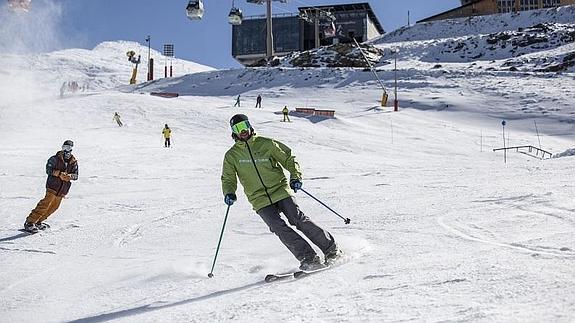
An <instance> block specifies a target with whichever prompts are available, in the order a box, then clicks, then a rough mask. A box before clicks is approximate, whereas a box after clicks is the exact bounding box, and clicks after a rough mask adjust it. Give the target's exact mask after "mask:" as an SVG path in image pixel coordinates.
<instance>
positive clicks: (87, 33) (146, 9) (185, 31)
mask: <svg viewBox="0 0 575 323" xmlns="http://www.w3.org/2000/svg"><path fill="white" fill-rule="evenodd" d="M43 1H54V2H57V3H62V4H63V9H64V10H63V13H62V22H61V24H62V26H61V30H63V31H64V33H65V34H67V35H68V37H67V39H68V42H67V46H74V47H81V48H92V47H94V46H95V45H97V44H99V43H101V42H102V41H107V40H133V41H138V42H141V43H145V42H144V39H145V37H146V35H148V34H149V35H151V37H152V47H153V48H155V49H157V50H161V49H162V47H163V44H168V43H172V44H174V48H175V54H176V56H177V57H179V58H184V59H187V60H191V61H194V62H197V63H201V64H205V65H210V66H214V67H217V68H229V67H239V66H240V65H239V64H238V63H237V62H236V61H235V60H234V59H233V58H232V56H231V26H230V25H229V24H228V22H227V15H228V13H229V10H230V8H231V6H232V1H231V0H204V5H205V10H206V12H205V15H204V18H203V19H202V20H201V21H191V20H188V19H187V18H186V16H185V7H186V4H187V0H43ZM36 2H38V0H36ZM353 2H369V4H370V5H371V7H372V8H373V10H374V11H375V14H376V15H377V17H378V18H379V20H380V22H381V23H382V25H383V26H384V28H385V30H386V31H388V32H389V31H392V30H394V29H397V28H398V27H401V26H403V25H406V24H407V12H408V10H409V11H410V16H411V22H412V23H414V22H415V21H416V20H419V19H422V18H425V17H428V16H431V15H434V14H437V13H440V12H442V11H445V10H449V9H452V8H455V7H457V6H459V4H460V1H459V0H347V1H346V0H288V3H286V4H282V3H280V2H274V6H273V11H274V13H289V12H297V7H301V6H310V5H328V4H341V3H353ZM33 5H34V0H33ZM235 5H236V7H240V8H241V9H242V10H243V12H244V15H260V14H264V13H265V6H261V5H254V4H249V3H247V2H246V1H245V0H235Z"/></svg>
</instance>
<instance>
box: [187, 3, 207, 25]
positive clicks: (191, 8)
mask: <svg viewBox="0 0 575 323" xmlns="http://www.w3.org/2000/svg"><path fill="white" fill-rule="evenodd" d="M186 15H187V16H188V18H190V19H191V20H200V19H202V17H203V16H204V2H203V1H202V0H190V2H188V6H187V7H186Z"/></svg>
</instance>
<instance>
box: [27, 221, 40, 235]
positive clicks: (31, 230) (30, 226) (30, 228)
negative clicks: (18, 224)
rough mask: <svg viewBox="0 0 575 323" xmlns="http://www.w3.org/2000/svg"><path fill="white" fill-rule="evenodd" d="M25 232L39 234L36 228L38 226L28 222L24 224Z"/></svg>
mask: <svg viewBox="0 0 575 323" xmlns="http://www.w3.org/2000/svg"><path fill="white" fill-rule="evenodd" d="M24 231H26V232H29V233H37V232H38V228H37V227H36V224H34V223H31V222H26V223H24Z"/></svg>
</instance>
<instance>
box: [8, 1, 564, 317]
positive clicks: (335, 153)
mask: <svg viewBox="0 0 575 323" xmlns="http://www.w3.org/2000/svg"><path fill="white" fill-rule="evenodd" d="M562 10H563V11H561V12H563V14H564V12H565V11H566V10H567V9H562ZM569 10H571V11H570V12H571V13H572V15H571V16H570V17H571V21H575V20H574V19H572V18H573V17H575V13H574V12H575V11H573V10H572V9H569ZM513 18H514V16H513V15H509V17H508V18H506V19H509V20H510V21H511V20H512V19H513ZM557 23H565V22H564V21H563V22H561V21H558V22H557ZM444 24H445V25H444V26H447V27H445V28H448V27H452V24H453V21H448V22H445V23H444ZM434 26H435V27H434V28H436V30H437V31H436V33H437V34H440V33H441V30H442V29H441V24H440V23H437V22H435V23H434ZM415 28H419V27H417V26H415ZM499 31H502V30H497V31H495V30H493V31H490V32H499ZM459 36H461V35H456V36H454V37H459ZM419 41H420V40H417V41H415V42H409V41H405V40H402V41H401V42H395V43H391V42H382V43H378V44H377V46H379V47H381V48H382V49H384V50H388V54H387V56H385V57H384V58H383V60H384V61H382V62H381V64H379V65H378V67H377V68H378V74H379V76H380V77H381V79H382V80H383V84H384V86H385V87H386V89H387V91H388V93H389V95H390V100H389V102H388V105H387V106H386V107H381V106H380V102H379V101H380V99H381V96H382V90H381V88H379V83H378V82H377V81H375V80H374V79H373V75H372V74H371V73H370V72H369V71H363V70H362V69H351V68H338V69H328V68H315V69H314V68H285V67H281V68H251V69H232V70H215V69H212V68H210V67H206V66H202V65H200V64H195V63H192V62H185V61H179V62H178V64H180V66H181V67H182V69H187V70H186V72H185V75H184V73H178V74H176V77H173V78H167V79H157V80H155V81H152V82H144V78H145V63H142V65H141V66H143V67H144V68H143V69H142V70H143V71H144V72H140V74H139V76H138V81H139V83H138V84H136V85H127V83H128V80H129V79H130V73H131V69H132V67H133V66H132V64H130V62H128V61H127V59H126V57H125V52H126V51H127V50H131V49H132V50H136V49H134V48H136V47H137V46H142V45H138V44H135V43H130V42H124V41H115V42H107V43H104V44H101V45H100V46H97V47H96V48H94V49H93V50H80V49H68V50H61V51H57V52H50V53H46V54H42V55H39V56H37V57H30V56H27V55H23V54H17V55H15V54H10V55H8V54H3V53H0V63H1V64H0V66H2V68H1V70H0V95H1V96H2V98H3V99H2V101H0V145H1V146H2V147H3V149H2V151H0V206H1V208H2V210H3V211H2V216H1V217H0V268H1V269H2V270H1V271H0V322H105V321H115V322H225V321H241V322H270V321H277V322H283V321H289V322H388V321H389V322H391V321H393V322H395V321H423V322H440V321H441V322H444V321H449V322H455V321H478V322H493V321H497V322H572V321H573V320H575V314H574V313H575V310H574V309H575V271H574V270H573V267H574V261H575V235H574V234H573V233H574V231H575V215H574V214H575V203H574V202H573V196H574V195H575V183H574V182H575V180H574V179H575V178H574V176H573V173H574V172H575V165H574V163H573V158H574V157H573V156H574V155H575V153H573V150H574V149H575V136H574V133H575V96H574V90H573V89H575V75H574V74H573V71H572V70H571V71H569V70H566V71H563V72H561V73H555V72H533V71H516V72H514V71H509V70H503V69H501V68H500V67H501V66H502V65H503V64H505V62H506V60H507V59H509V58H511V56H506V57H505V58H502V59H495V60H493V62H492V61H473V60H470V61H465V62H454V61H452V60H446V61H442V60H439V61H434V62H431V63H430V62H428V61H426V60H425V59H424V55H423V54H421V52H420V51H419V49H417V50H415V51H411V48H414V46H415V47H416V48H421V47H419V46H420V45H419V44H418V43H417V42H419ZM414 44H416V45H414ZM571 45H572V44H571ZM565 46H570V45H564V46H561V47H560V48H554V49H552V50H554V51H558V50H560V51H562V53H565V49H564V47H565ZM396 48H399V53H398V61H397V68H398V71H397V76H398V99H399V111H397V112H393V107H391V106H390V105H392V104H393V99H394V93H393V92H394V91H393V86H394V75H395V71H394V64H393V63H394V58H395V57H394V55H390V54H389V51H390V50H391V49H396ZM137 51H143V50H142V49H141V48H139V47H138V49H137ZM547 51H549V49H545V50H541V51H538V52H536V53H534V54H533V55H535V54H536V55H539V56H540V57H544V56H545V55H546V53H547ZM143 56H144V55H143ZM153 56H154V57H158V60H157V62H158V61H160V60H161V55H160V54H159V53H156V52H154V54H153ZM5 62H19V63H14V64H5ZM26 62H28V63H26ZM436 65H440V66H436ZM156 66H158V65H156ZM479 66H482V68H479ZM489 66H494V68H493V69H492V70H489V69H488V67H489ZM495 67H497V68H495ZM158 72H161V71H156V76H161V75H162V73H158ZM71 80H76V81H78V82H79V83H81V84H84V83H85V82H88V83H89V84H91V85H93V86H90V87H89V88H88V89H85V90H84V91H81V90H80V91H76V92H66V93H65V94H64V95H63V96H62V97H60V93H59V88H60V86H61V84H62V83H63V82H68V81H71ZM152 92H173V93H178V94H179V97H177V98H170V99H166V98H161V97H157V96H152V95H149V94H150V93H152ZM238 94H240V95H241V99H242V101H241V107H236V108H234V107H233V105H234V103H235V98H236V96H237V95H238ZM258 94H261V95H262V97H263V102H262V108H261V109H256V108H254V106H255V97H256V96H257V95H258ZM286 105H287V106H288V108H289V109H290V110H291V115H290V118H291V121H292V122H290V123H288V122H280V121H281V113H280V111H281V109H282V108H283V107H284V106H286ZM298 107H300V108H301V107H313V108H316V109H331V110H335V117H334V118H322V117H317V116H305V115H302V114H297V113H295V112H294V110H295V108H298ZM114 112H118V113H119V114H120V115H121V117H122V121H123V122H124V125H125V126H124V127H118V126H117V125H116V123H115V122H114V121H113V120H112V117H113V115H114ZM236 113H245V114H247V115H248V116H249V117H250V120H251V123H252V125H253V126H254V128H255V130H256V132H257V133H258V134H259V135H261V136H266V137H272V138H275V139H277V140H279V141H281V142H283V143H285V144H287V145H288V146H289V147H291V148H292V150H293V152H294V154H295V155H296V157H297V158H298V160H299V162H300V165H301V167H302V170H303V187H304V189H306V190H307V191H308V192H309V193H311V194H312V195H314V196H315V197H317V198H318V199H320V200H321V201H322V202H324V203H325V204H327V205H328V206H329V207H331V208H332V209H334V210H335V211H337V212H338V213H340V214H341V215H343V216H345V217H349V218H351V223H350V224H349V225H346V224H344V223H343V221H342V220H341V219H340V218H338V217H337V216H336V215H335V214H333V213H331V212H330V211H329V210H327V209H326V208H324V207H323V206H322V205H320V204H319V203H317V202H316V201H315V200H313V199H312V198H311V197H309V196H307V195H305V194H304V193H302V192H298V193H297V194H296V198H297V201H298V203H299V205H300V207H301V209H302V210H303V211H304V212H305V213H306V214H307V215H309V216H310V217H311V218H312V220H313V221H314V222H316V223H317V224H319V225H320V226H321V227H323V228H325V229H327V230H329V231H330V232H331V233H332V234H333V235H334V237H335V239H336V241H337V242H338V243H339V245H340V246H341V248H342V250H343V251H344V253H345V254H344V257H343V259H341V260H340V261H339V262H338V263H337V264H336V265H335V266H334V268H332V269H329V270H326V271H322V272H319V273H317V274H314V275H312V276H309V277H305V278H303V279H301V280H295V279H289V280H285V281H280V282H275V283H265V282H264V281H263V278H264V277H265V275H266V274H269V273H280V272H288V271H292V270H295V269H296V268H297V266H298V265H299V264H298V262H297V260H296V259H295V258H294V257H293V256H292V255H291V254H290V253H289V251H288V250H287V249H286V248H285V247H284V246H283V245H282V244H281V242H280V241H279V240H278V239H277V237H276V236H275V235H274V234H272V233H270V232H269V230H268V229H267V227H266V225H265V224H264V223H263V221H262V220H261V219H260V218H259V216H258V215H257V214H255V212H254V211H253V210H252V209H251V206H250V205H249V203H248V202H247V200H246V198H245V196H244V195H243V192H242V190H241V187H240V189H239V190H238V192H237V193H238V197H239V199H238V201H237V202H236V203H235V204H234V205H233V206H232V207H231V208H230V210H229V216H228V219H227V223H226V227H225V231H224V236H223V240H222V244H221V249H220V253H219V255H218V258H217V261H216V263H215V268H214V272H213V273H214V277H213V278H208V277H207V274H208V273H209V272H210V270H211V266H212V262H213V260H214V255H215V251H216V246H217V243H218V238H219V235H220V232H221V229H222V225H223V221H224V216H225V213H226V205H225V204H224V202H223V196H222V192H221V187H220V175H221V166H222V160H223V156H224V153H225V152H226V151H227V149H229V147H231V145H232V144H233V140H232V138H231V137H230V134H231V132H230V129H229V126H228V120H229V118H230V117H231V116H233V115H234V114H236ZM504 120H505V121H506V125H505V128H504V129H503V127H502V121H504ZM164 124H168V125H169V126H170V127H171V128H172V134H173V136H172V148H169V149H168V148H164V147H163V137H162V134H161V131H162V128H163V126H164ZM503 131H504V133H503ZM66 139H71V140H73V141H74V142H75V146H74V155H75V156H76V157H77V159H78V163H79V175H80V177H79V180H78V181H76V182H74V183H73V185H72V188H71V190H70V193H69V194H68V196H67V197H66V199H64V200H63V201H62V205H61V207H60V209H59V210H58V211H56V213H55V214H54V215H53V216H52V217H50V218H49V219H48V221H47V222H48V223H50V224H51V229H49V230H47V231H44V232H41V233H38V234H35V235H28V234H27V233H23V232H20V231H18V230H19V229H21V228H22V225H23V223H24V220H25V218H26V216H27V215H28V214H29V212H30V210H31V209H33V208H34V207H35V205H36V203H37V202H38V201H39V200H40V199H41V198H42V197H43V195H44V192H45V189H44V183H45V180H46V175H45V172H44V170H45V168H44V166H45V163H46V160H47V159H48V157H50V156H51V155H53V154H54V153H55V152H56V151H58V150H59V149H60V146H61V144H62V142H63V141H64V140H66ZM521 145H531V146H533V147H537V148H540V149H543V150H545V151H549V152H551V153H553V154H554V157H555V158H545V159H541V158H534V157H531V156H528V155H526V154H521V153H518V152H517V151H515V150H510V151H508V152H507V153H506V154H505V156H504V153H503V152H501V151H497V152H494V151H493V149H496V148H502V147H503V146H506V147H509V146H511V147H513V146H521ZM504 158H505V159H504Z"/></svg>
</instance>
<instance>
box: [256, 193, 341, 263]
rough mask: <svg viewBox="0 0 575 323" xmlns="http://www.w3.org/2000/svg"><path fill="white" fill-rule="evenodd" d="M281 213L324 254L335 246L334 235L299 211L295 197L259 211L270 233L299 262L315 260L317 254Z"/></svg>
mask: <svg viewBox="0 0 575 323" xmlns="http://www.w3.org/2000/svg"><path fill="white" fill-rule="evenodd" d="M280 212H281V213H283V214H284V215H285V217H286V218H287V219H288V221H289V223H290V224H291V225H293V226H295V227H296V228H297V229H298V230H299V231H300V232H302V233H303V234H304V235H305V236H306V237H307V238H308V239H309V240H310V241H311V242H313V244H315V245H316V246H318V247H319V249H320V250H321V251H322V252H323V253H324V254H325V253H326V252H327V251H328V250H330V249H331V248H333V247H334V246H335V239H334V238H333V237H332V235H331V234H330V233H329V232H327V231H326V230H324V229H322V228H320V227H319V226H317V225H316V224H315V223H313V222H312V221H311V220H310V219H309V218H308V217H307V216H306V215H305V214H304V213H303V212H302V211H301V210H300V209H299V207H298V205H297V204H296V202H295V200H294V198H293V197H288V198H285V199H283V200H280V201H278V202H277V203H275V204H272V205H268V206H266V207H264V208H262V209H260V210H258V211H257V213H258V215H259V216H260V217H261V218H262V219H263V220H264V222H265V223H266V224H267V225H268V227H269V228H270V231H271V232H273V233H275V235H277V236H278V238H280V240H281V242H282V243H283V244H284V245H285V246H286V247H287V248H288V249H289V251H291V253H292V254H293V255H294V256H295V257H296V258H297V260H299V261H302V260H304V259H313V258H314V257H315V256H316V252H315V250H313V248H312V247H311V246H310V244H309V243H307V241H306V240H305V239H304V238H302V237H301V236H300V235H299V234H298V233H297V232H295V231H294V230H293V229H292V228H291V227H290V226H288V225H287V224H286V223H285V221H284V220H283V219H282V218H281V216H280Z"/></svg>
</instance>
